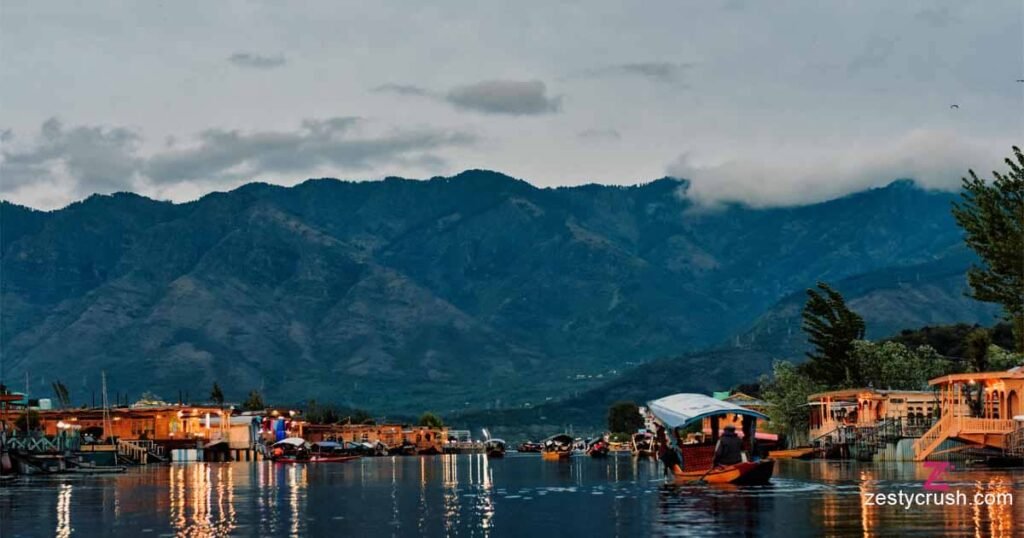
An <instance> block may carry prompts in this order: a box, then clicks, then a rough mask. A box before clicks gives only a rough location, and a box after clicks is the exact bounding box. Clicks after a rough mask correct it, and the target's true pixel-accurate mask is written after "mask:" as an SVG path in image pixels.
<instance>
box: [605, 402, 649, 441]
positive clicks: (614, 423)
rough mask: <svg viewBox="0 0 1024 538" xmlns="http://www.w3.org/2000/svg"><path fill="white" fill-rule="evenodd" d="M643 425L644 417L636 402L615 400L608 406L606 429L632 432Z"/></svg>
mask: <svg viewBox="0 0 1024 538" xmlns="http://www.w3.org/2000/svg"><path fill="white" fill-rule="evenodd" d="M643 427H644V417H642V416H641V415H640V407H639V406H638V405H637V404H636V402H626V401H622V402H615V403H613V404H612V405H611V407H609V408H608V431H610V432H612V433H627V434H628V433H634V432H636V431H637V430H639V429H640V428H643Z"/></svg>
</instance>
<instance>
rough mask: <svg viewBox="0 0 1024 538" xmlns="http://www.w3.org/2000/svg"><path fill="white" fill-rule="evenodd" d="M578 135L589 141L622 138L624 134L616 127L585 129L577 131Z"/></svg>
mask: <svg viewBox="0 0 1024 538" xmlns="http://www.w3.org/2000/svg"><path fill="white" fill-rule="evenodd" d="M576 137H577V138H579V139H580V140H585V141H589V142H600V141H607V140H620V139H621V138H622V135H621V134H620V133H619V132H618V131H616V130H615V129H584V130H582V131H580V132H578V133H576Z"/></svg>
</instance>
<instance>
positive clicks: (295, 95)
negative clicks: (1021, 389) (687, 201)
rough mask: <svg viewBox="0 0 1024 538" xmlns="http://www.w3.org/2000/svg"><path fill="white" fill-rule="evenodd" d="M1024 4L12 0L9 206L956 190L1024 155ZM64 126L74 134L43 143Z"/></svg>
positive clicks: (1, 155) (5, 187)
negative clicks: (342, 193)
mask: <svg viewBox="0 0 1024 538" xmlns="http://www.w3.org/2000/svg"><path fill="white" fill-rule="evenodd" d="M199 9H201V10H202V16H201V17H199V16H197V13H198V12H199V11H198V10H199ZM1021 13H1022V7H1021V4H1020V2H1019V0H991V1H987V2H976V3H966V2H955V1H945V0H936V1H930V2H921V3H918V2H914V3H911V2H905V3H904V2H886V1H882V0H864V1H860V2H844V3H836V2H816V1H812V0H796V1H792V2H780V3H774V4H772V5H771V6H770V7H764V6H762V5H760V4H758V3H754V2H737V1H733V2H706V1H697V0H693V1H688V0H682V1H679V0H671V1H670V0H652V1H651V2H648V3H645V5H644V9H637V8H636V6H635V5H631V4H625V3H621V2H612V1H606V0H595V1H594V2H590V3H588V4H587V5H586V6H585V7H582V6H580V5H575V4H566V3H555V4H552V3H550V2H540V1H534V0H523V1H522V2H518V3H515V4H505V5H502V6H487V7H484V6H482V5H479V4H477V3H473V2H460V1H456V2H445V3H440V4H436V3H435V4H423V3H416V2H409V1H402V0H390V1H388V2H379V3H369V4H367V3H352V4H345V5H339V4H338V3H337V2H329V1H324V0H309V1H308V2H304V3H303V8H302V9H301V10H298V9H293V8H291V7H290V6H284V5H281V4H279V3H268V2H256V3H249V2H241V1H233V0H228V1H225V2H217V3H207V4H204V5H203V6H201V7H197V6H196V5H194V4H191V5H190V4H188V3H187V2H174V3H162V4H147V5H145V6H140V7H138V8H137V9H133V10H123V9H117V8H115V7H110V6H105V5H100V4H81V3H74V2H60V1H58V2H56V3H47V4H45V5H44V4H41V3H31V2H9V3H6V4H5V5H4V13H3V17H0V50H3V51H4V53H5V54H4V61H3V62H0V103H3V108H4V114H3V124H2V125H0V132H3V133H6V134H4V135H3V136H2V139H3V140H2V147H0V159H2V162H0V197H2V198H5V199H8V200H12V201H15V202H19V203H24V204H27V205H31V206H34V207H42V208H52V207H59V206H62V205H65V204H67V203H69V202H71V201H73V200H75V199H78V198H81V197H82V196H84V195H87V194H89V193H90V192H91V191H92V190H97V191H107V190H110V189H130V190H136V191H139V192H140V193H142V194H147V195H151V196H159V197H164V198H170V199H174V200H187V199H191V198H194V197H196V196H198V195H201V194H203V193H205V192H208V191H209V190H211V189H216V188H223V187H224V186H229V185H233V184H235V183H237V182H239V181H244V180H246V178H257V177H258V178H259V179H261V180H266V181H272V182H278V183H281V184H292V183H295V182H297V181H301V180H302V179H305V178H307V177H311V176H321V175H330V176H338V177H351V175H350V174H352V173H353V172H358V173H359V174H360V176H361V177H365V178H373V177H376V178H380V177H385V176H388V175H402V176H406V177H428V176H430V175H435V174H442V175H448V174H454V173H457V172H459V171H461V170H464V169H469V168H488V169H494V170H501V171H503V172H505V173H508V174H510V175H513V176H516V177H521V178H524V179H527V180H529V181H531V182H533V183H535V184H537V185H539V186H555V185H576V184H582V183H589V182H597V183H609V184H629V183H636V182H640V181H646V180H649V179H651V178H656V177H661V176H663V175H665V174H666V173H671V174H673V175H687V174H688V175H690V176H691V179H693V187H692V189H691V191H692V193H691V195H693V196H700V197H701V199H702V200H707V201H709V203H712V202H714V201H717V200H727V199H734V200H743V201H748V202H750V203H755V204H760V205H766V204H773V205H778V204H788V203H796V202H799V201H807V200H809V199H811V198H815V197H818V198H820V197H824V196H830V195H841V194H844V193H846V192H850V191H851V190H855V189H861V188H864V187H867V186H872V185H883V184H886V183H888V182H890V181H892V180H893V179H895V178H899V177H906V176H913V175H917V176H920V177H916V178H914V179H917V180H918V181H919V182H921V183H923V184H928V185H932V186H943V188H947V187H948V188H955V186H956V185H957V184H958V181H959V178H960V176H962V175H963V174H964V173H965V172H966V170H967V169H968V168H975V169H978V170H988V169H990V168H997V167H999V165H1000V163H1001V159H1002V157H1004V156H1005V154H1006V153H1007V152H1008V150H1009V147H1010V146H1011V145H1013V144H1020V143H1022V142H1024V125H1022V122H1021V121H1020V118H1021V116H1022V113H1024V85H1022V84H1019V83H1016V82H1015V80H1016V79H1019V78H1021V77H1022V76H1024V74H1022V73H1021V72H1020V66H1021V65H1024V50H1022V49H1021V47H1020V36H1021V34H1022V33H1024V28H1022V18H1021ZM340 29H343V30H340ZM439 29H443V31H439ZM98 35H102V36H103V38H102V39H97V37H96V36H98ZM41 66H43V67H45V68H41ZM71 81H73V83H74V91H69V87H70V83H71ZM952 103H956V104H958V105H959V109H956V110H952V109H950V108H949V106H950V104H952ZM355 115H358V116H359V117H360V118H362V119H360V120H352V119H345V118H346V117H347V116H355ZM49 118H60V119H61V120H62V122H63V124H60V123H56V122H55V123H54V124H52V125H51V127H48V128H46V129H44V130H43V131H40V125H42V124H44V123H45V122H47V120H48V119H49ZM302 118H316V120H313V121H312V122H307V123H306V124H300V122H301V121H302ZM328 118H335V119H337V121H338V122H340V123H337V122H333V121H334V120H330V121H329V120H328ZM317 122H328V123H325V124H319V123H317ZM169 140H173V141H174V143H173V144H168V143H165V141H169ZM926 141H930V142H926ZM612 150H614V151H612ZM680 155H685V156H686V157H685V158H683V159H680ZM936 163H941V165H939V164H936ZM684 172H685V174H684ZM268 175H269V176H270V177H267V176H268Z"/></svg>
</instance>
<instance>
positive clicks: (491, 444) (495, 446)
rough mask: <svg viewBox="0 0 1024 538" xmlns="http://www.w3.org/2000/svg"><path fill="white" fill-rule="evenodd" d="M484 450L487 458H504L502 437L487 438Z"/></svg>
mask: <svg viewBox="0 0 1024 538" xmlns="http://www.w3.org/2000/svg"><path fill="white" fill-rule="evenodd" d="M484 452H485V453H486V454H487V457H488V458H504V457H505V441H503V440H502V439H488V440H487V442H486V443H484Z"/></svg>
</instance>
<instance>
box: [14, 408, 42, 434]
mask: <svg viewBox="0 0 1024 538" xmlns="http://www.w3.org/2000/svg"><path fill="white" fill-rule="evenodd" d="M14 427H15V428H17V429H18V431H21V432H29V431H33V430H38V429H39V412H38V411H36V410H34V409H29V410H28V411H26V412H24V413H22V414H21V416H19V417H18V419H17V420H15V421H14Z"/></svg>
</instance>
